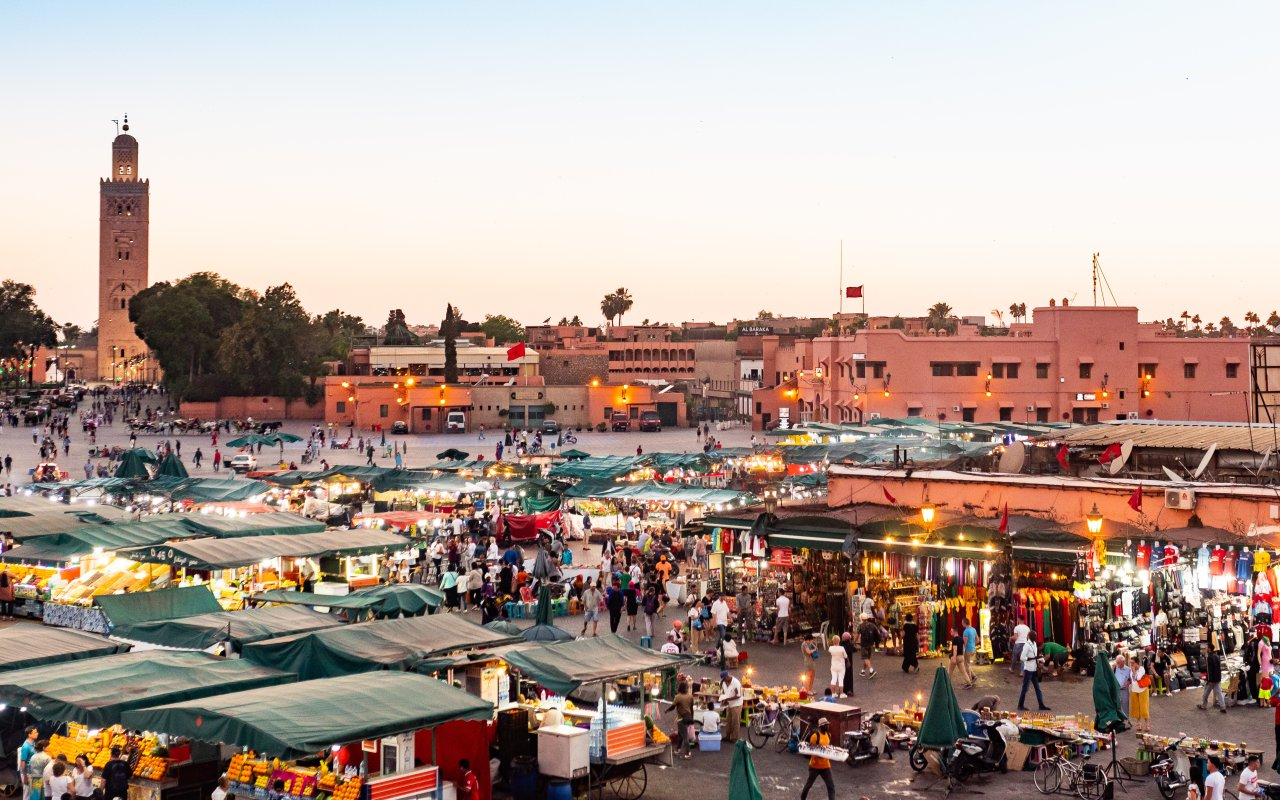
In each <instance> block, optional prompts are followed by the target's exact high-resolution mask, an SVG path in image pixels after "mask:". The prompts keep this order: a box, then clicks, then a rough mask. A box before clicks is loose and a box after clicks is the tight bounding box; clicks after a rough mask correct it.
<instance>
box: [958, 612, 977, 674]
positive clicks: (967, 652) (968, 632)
mask: <svg viewBox="0 0 1280 800" xmlns="http://www.w3.org/2000/svg"><path fill="white" fill-rule="evenodd" d="M961 636H963V637H964V675H965V678H966V679H967V680H968V681H969V685H970V686H972V685H973V682H974V681H975V680H977V679H976V678H974V677H973V654H974V653H976V652H977V651H978V629H977V628H975V627H973V623H972V622H970V621H969V620H967V619H966V620H965V621H964V632H963V633H962V634H961Z"/></svg>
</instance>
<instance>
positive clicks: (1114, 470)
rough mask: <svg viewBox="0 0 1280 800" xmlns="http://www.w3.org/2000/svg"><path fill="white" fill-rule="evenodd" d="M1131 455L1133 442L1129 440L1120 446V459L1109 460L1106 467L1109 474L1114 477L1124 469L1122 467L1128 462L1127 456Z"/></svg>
mask: <svg viewBox="0 0 1280 800" xmlns="http://www.w3.org/2000/svg"><path fill="white" fill-rule="evenodd" d="M1131 455H1133V440H1132V439H1129V440H1127V441H1125V443H1124V444H1122V445H1120V457H1119V458H1114V459H1112V460H1111V463H1110V464H1108V465H1107V467H1108V469H1109V470H1110V474H1112V475H1116V474H1118V473H1119V472H1120V470H1122V469H1124V465H1125V464H1126V463H1127V462H1128V461H1129V456H1131Z"/></svg>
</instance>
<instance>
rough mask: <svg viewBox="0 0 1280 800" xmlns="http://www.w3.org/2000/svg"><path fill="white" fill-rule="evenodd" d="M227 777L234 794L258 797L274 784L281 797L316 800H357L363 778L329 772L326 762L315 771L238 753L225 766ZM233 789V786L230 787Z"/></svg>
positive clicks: (250, 754)
mask: <svg viewBox="0 0 1280 800" xmlns="http://www.w3.org/2000/svg"><path fill="white" fill-rule="evenodd" d="M227 777H228V778H229V779H230V780H231V781H232V783H233V784H234V785H236V786H238V787H239V791H237V792H236V794H237V795H238V796H239V795H241V794H242V793H243V794H246V795H258V794H260V792H259V790H263V791H265V790H270V789H273V787H274V786H275V783H276V781H280V783H281V784H282V785H283V789H282V790H281V791H282V792H283V794H285V795H288V796H291V797H313V798H315V800H356V798H357V797H358V796H359V795H360V786H361V784H362V783H363V781H362V779H361V778H360V776H359V775H358V774H356V771H355V770H354V769H351V770H348V773H347V774H345V775H340V774H338V773H335V772H333V771H331V770H330V769H329V765H328V763H327V762H321V763H320V766H319V767H318V768H315V769H312V768H308V767H299V766H296V765H294V764H289V763H287V762H282V761H281V760H280V759H278V758H274V759H270V760H267V759H259V758H255V757H254V754H253V753H252V752H250V753H237V754H236V755H234V756H232V758H231V763H230V764H229V765H228V766H227ZM233 788H234V787H233Z"/></svg>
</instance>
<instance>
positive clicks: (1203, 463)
mask: <svg viewBox="0 0 1280 800" xmlns="http://www.w3.org/2000/svg"><path fill="white" fill-rule="evenodd" d="M1216 452H1218V443H1217V442H1214V443H1213V444H1211V445H1209V449H1208V450H1206V451H1204V458H1202V459H1200V466H1198V467H1196V471H1195V472H1193V473H1191V477H1193V478H1199V477H1200V475H1201V473H1203V472H1204V471H1205V470H1206V469H1208V468H1209V462H1210V461H1212V460H1213V454H1214V453H1216Z"/></svg>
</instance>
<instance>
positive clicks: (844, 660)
mask: <svg viewBox="0 0 1280 800" xmlns="http://www.w3.org/2000/svg"><path fill="white" fill-rule="evenodd" d="M827 655H829V656H831V693H832V694H833V695H838V696H839V697H844V696H845V695H844V672H845V670H846V669H848V668H849V653H848V652H847V651H846V650H845V649H844V647H842V646H841V645H840V637H839V636H832V637H831V646H830V647H828V648H827Z"/></svg>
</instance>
